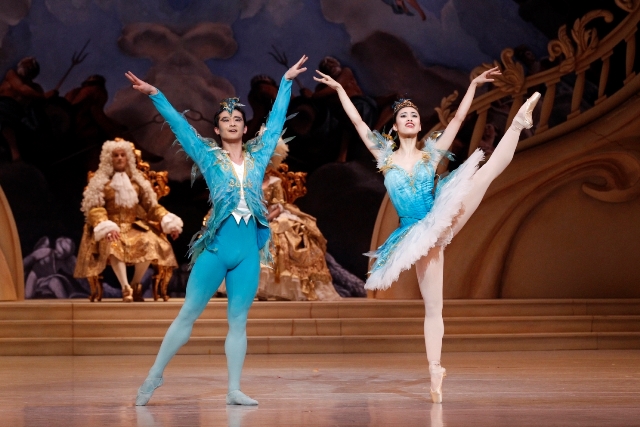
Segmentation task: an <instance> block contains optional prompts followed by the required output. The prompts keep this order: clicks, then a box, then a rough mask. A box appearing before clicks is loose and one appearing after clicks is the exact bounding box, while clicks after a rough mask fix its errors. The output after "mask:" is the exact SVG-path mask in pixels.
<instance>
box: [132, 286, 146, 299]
mask: <svg viewBox="0 0 640 427" xmlns="http://www.w3.org/2000/svg"><path fill="white" fill-rule="evenodd" d="M132 287H133V300H134V301H135V302H144V297H143V296H142V283H135V284H134V285H132Z"/></svg>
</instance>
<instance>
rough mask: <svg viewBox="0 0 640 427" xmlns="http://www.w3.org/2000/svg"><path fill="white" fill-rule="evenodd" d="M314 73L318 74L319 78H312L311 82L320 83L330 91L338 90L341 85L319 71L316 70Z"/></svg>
mask: <svg viewBox="0 0 640 427" xmlns="http://www.w3.org/2000/svg"><path fill="white" fill-rule="evenodd" d="M316 73H318V74H320V77H316V76H313V80H315V81H317V82H320V83H324V84H326V85H327V86H329V87H330V88H331V89H334V90H338V88H340V87H341V86H342V85H341V84H340V83H338V82H337V81H335V80H334V79H333V78H332V77H331V76H329V75H327V74H324V73H321V72H320V71H318V70H316Z"/></svg>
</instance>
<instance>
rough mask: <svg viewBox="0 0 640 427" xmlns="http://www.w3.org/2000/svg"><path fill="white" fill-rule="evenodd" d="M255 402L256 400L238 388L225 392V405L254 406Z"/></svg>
mask: <svg viewBox="0 0 640 427" xmlns="http://www.w3.org/2000/svg"><path fill="white" fill-rule="evenodd" d="M257 404H258V401H257V400H255V399H252V398H250V397H249V396H247V395H246V394H244V393H243V392H241V391H240V390H233V391H230V392H229V393H227V405H243V406H256V405H257Z"/></svg>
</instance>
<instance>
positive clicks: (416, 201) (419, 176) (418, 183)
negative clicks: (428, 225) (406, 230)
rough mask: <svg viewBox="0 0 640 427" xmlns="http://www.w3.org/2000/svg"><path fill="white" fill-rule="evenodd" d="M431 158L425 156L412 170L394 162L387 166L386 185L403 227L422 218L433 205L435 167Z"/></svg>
mask: <svg viewBox="0 0 640 427" xmlns="http://www.w3.org/2000/svg"><path fill="white" fill-rule="evenodd" d="M429 160H430V159H425V158H424V156H423V159H422V160H419V161H418V162H416V164H415V165H414V167H413V169H412V170H411V172H407V171H406V170H405V169H403V168H402V167H401V166H398V165H395V164H392V163H391V164H389V165H388V166H387V168H386V173H385V176H384V186H385V187H386V188H387V192H388V193H389V198H390V199H391V203H393V206H394V207H395V208H396V211H397V212H398V216H399V217H400V226H401V227H402V226H405V225H410V224H413V223H415V222H416V221H419V220H421V219H422V218H424V217H425V216H426V215H427V214H428V213H429V211H430V210H431V207H432V206H433V200H434V198H433V190H434V188H433V186H434V177H435V169H434V166H433V164H432V162H430V161H429Z"/></svg>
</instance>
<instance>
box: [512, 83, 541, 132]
mask: <svg viewBox="0 0 640 427" xmlns="http://www.w3.org/2000/svg"><path fill="white" fill-rule="evenodd" d="M539 100H540V92H536V93H534V94H533V95H531V98H529V99H527V101H526V102H525V103H524V104H522V107H520V109H519V110H518V113H517V114H516V116H515V117H514V118H513V122H511V129H513V130H515V131H517V132H520V131H521V130H522V129H530V128H531V126H533V109H534V108H535V106H536V104H537V103H538V101H539Z"/></svg>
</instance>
